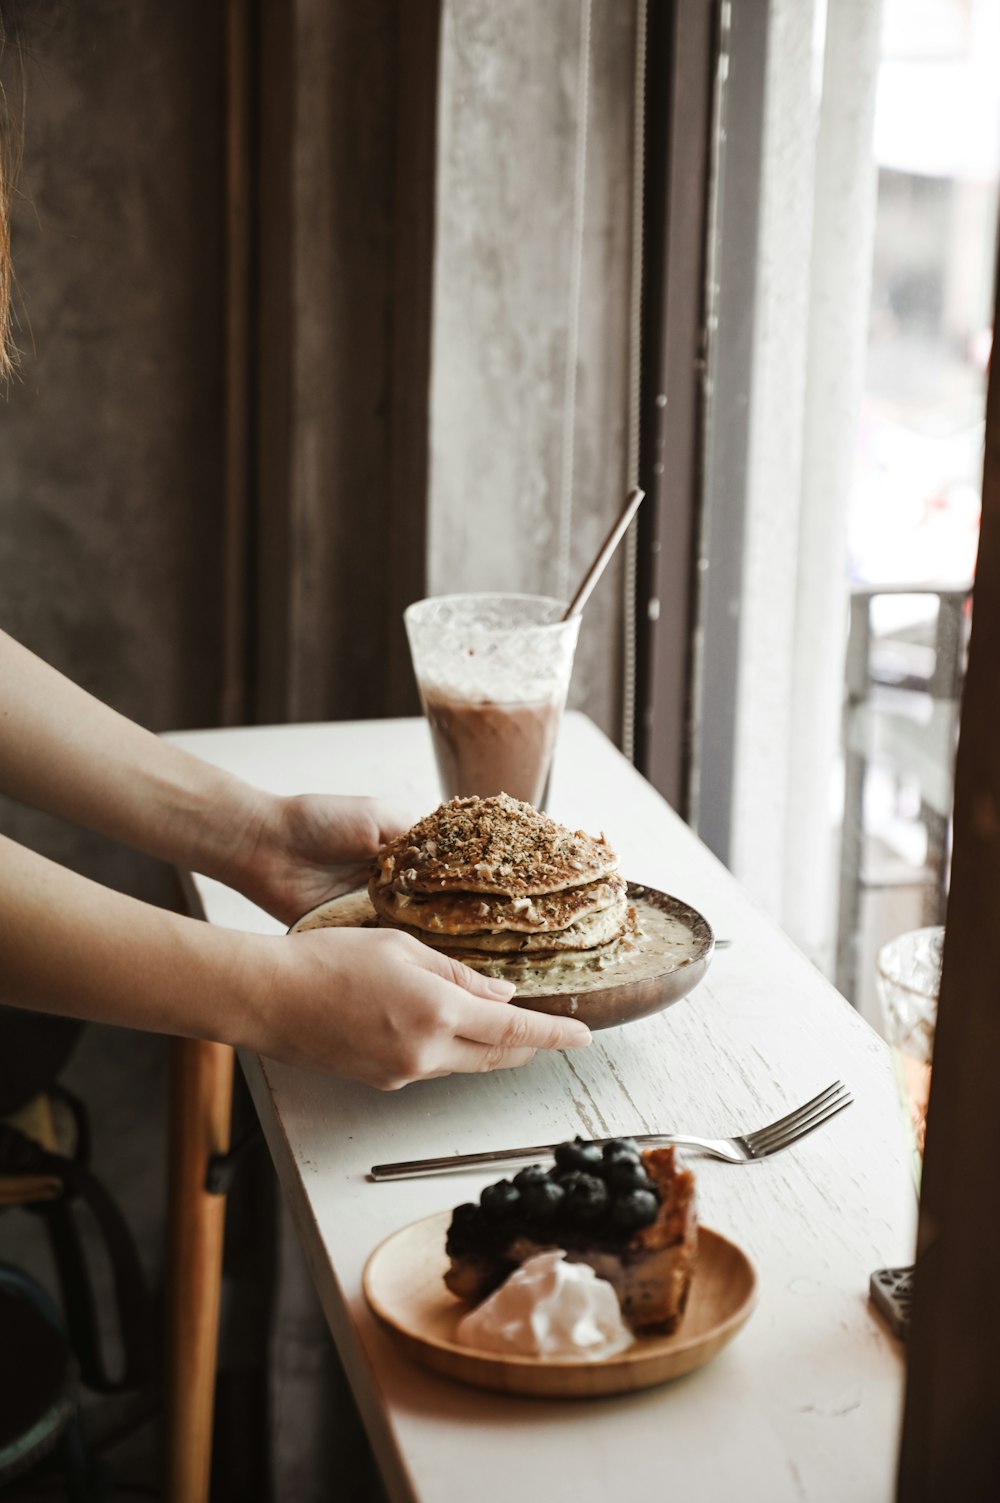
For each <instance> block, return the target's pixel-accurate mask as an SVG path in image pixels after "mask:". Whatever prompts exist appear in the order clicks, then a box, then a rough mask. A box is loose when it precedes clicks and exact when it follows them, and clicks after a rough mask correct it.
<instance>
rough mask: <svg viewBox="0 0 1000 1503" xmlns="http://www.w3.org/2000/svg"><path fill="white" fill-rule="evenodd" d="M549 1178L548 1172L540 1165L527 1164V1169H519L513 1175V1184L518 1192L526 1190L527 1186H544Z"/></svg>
mask: <svg viewBox="0 0 1000 1503" xmlns="http://www.w3.org/2000/svg"><path fill="white" fill-rule="evenodd" d="M548 1177H549V1171H548V1170H547V1169H546V1168H544V1167H543V1165H541V1164H529V1165H528V1167H527V1169H521V1170H519V1171H518V1173H517V1174H515V1175H514V1183H515V1185H516V1186H517V1188H518V1189H519V1190H526V1189H527V1188H528V1186H529V1185H541V1184H544V1183H545V1182H546V1181H547V1180H548Z"/></svg>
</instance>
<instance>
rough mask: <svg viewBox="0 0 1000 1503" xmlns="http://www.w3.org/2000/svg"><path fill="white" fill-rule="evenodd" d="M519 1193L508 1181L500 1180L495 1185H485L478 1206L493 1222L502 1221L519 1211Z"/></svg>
mask: <svg viewBox="0 0 1000 1503" xmlns="http://www.w3.org/2000/svg"><path fill="white" fill-rule="evenodd" d="M520 1203H521V1192H520V1190H518V1188H517V1187H516V1185H512V1184H511V1182H510V1180H509V1179H501V1180H498V1182H497V1183H496V1184H495V1185H487V1186H486V1189H485V1190H484V1191H483V1193H482V1195H480V1197H479V1204H480V1205H481V1206H482V1208H483V1210H484V1211H485V1212H486V1214H487V1216H489V1217H491V1218H492V1219H493V1220H494V1221H503V1220H505V1219H506V1218H507V1217H509V1216H513V1215H514V1213H515V1212H516V1211H517V1210H518V1209H519V1207H520Z"/></svg>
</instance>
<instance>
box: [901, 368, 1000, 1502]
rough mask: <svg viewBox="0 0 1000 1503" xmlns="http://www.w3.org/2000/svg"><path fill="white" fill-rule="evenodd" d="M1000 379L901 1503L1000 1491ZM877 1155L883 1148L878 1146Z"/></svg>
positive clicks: (989, 416)
mask: <svg viewBox="0 0 1000 1503" xmlns="http://www.w3.org/2000/svg"><path fill="white" fill-rule="evenodd" d="M998 710H1000V374H998V371H997V366H996V364H995V363H994V365H993V368H992V373H991V376H990V384H989V394H988V397H987V407H986V455H985V467H984V476H983V517H982V531H981V535H980V543H979V562H978V566H977V571H976V585H975V591H974V595H973V619H972V638H971V643H970V650H969V667H968V673H967V676H966V681H965V693H964V699H963V705H962V721H961V735H960V741H959V748H958V760H957V766H956V774H955V836H954V857H953V862H952V881H951V893H950V897H949V901H948V914H947V933H946V937H945V952H944V971H943V974H942V978H941V1000H940V1006H939V1016H938V1026H937V1034H936V1038H935V1045H934V1074H933V1081H932V1085H931V1098H930V1108H929V1112H928V1119H927V1148H926V1154H925V1159H924V1173H923V1189H922V1194H921V1204H920V1230H919V1236H918V1257H917V1274H916V1298H915V1307H914V1312H913V1328H912V1336H911V1339H910V1345H909V1362H908V1370H907V1386H906V1407H905V1416H904V1423H903V1438H902V1450H901V1454H900V1467H899V1491H898V1498H899V1500H900V1503H939V1500H941V1499H946V1498H961V1499H962V1500H963V1503H978V1500H980V1499H982V1500H986V1499H991V1500H992V1499H996V1498H1000V1190H998V1168H997V1144H998V1142H1000V1082H998V1078H997V1074H996V1071H997V1066H998V1062H1000V984H998V981H997V969H998V968H997V955H998V949H997V946H998V943H1000V746H998V737H997V716H998ZM874 1151H877V1148H876V1149H875V1150H874Z"/></svg>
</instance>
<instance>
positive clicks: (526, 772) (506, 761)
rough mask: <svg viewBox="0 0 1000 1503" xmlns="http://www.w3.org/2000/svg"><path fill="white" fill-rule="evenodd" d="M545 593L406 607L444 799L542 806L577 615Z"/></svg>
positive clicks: (446, 599)
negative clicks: (506, 798)
mask: <svg viewBox="0 0 1000 1503" xmlns="http://www.w3.org/2000/svg"><path fill="white" fill-rule="evenodd" d="M564 610H565V605H564V603H563V602H562V601H561V600H555V599H553V598H552V597H551V596H547V595H486V594H483V595H439V596H435V597H433V598H431V599H429V600H418V601H417V602H416V603H415V604H414V605H411V606H408V607H407V609H406V611H405V612H404V613H403V620H404V622H405V624H406V634H407V637H408V639H409V643H410V653H411V656H412V658H413V671H414V673H415V675H416V680H417V686H418V688H419V690H420V699H421V703H422V705H423V709H424V714H425V715H426V717H427V724H428V726H429V727H430V732H431V739H432V741H433V743H434V753H435V756H436V758H437V766H438V774H439V776H440V780H441V791H442V793H443V794H444V796H445V798H453V797H455V795H456V794H478V795H479V796H480V797H482V798H489V797H490V796H491V795H493V794H496V793H509V794H510V795H511V797H512V798H517V799H523V800H524V802H525V803H528V804H534V805H535V807H536V808H544V806H545V803H546V800H547V797H548V787H549V779H550V775H551V771H552V757H553V752H554V750H555V744H556V736H557V734H558V731H559V722H560V720H561V718H562V712H563V708H564V707H565V704H566V695H567V692H568V690H569V681H570V677H571V675H572V672H573V655H574V652H575V650H576V639H577V633H578V632H579V629H580V618H579V616H575V617H574V618H573V619H572V620H570V621H562V620H561V619H560V617H561V616H562V613H563V611H564Z"/></svg>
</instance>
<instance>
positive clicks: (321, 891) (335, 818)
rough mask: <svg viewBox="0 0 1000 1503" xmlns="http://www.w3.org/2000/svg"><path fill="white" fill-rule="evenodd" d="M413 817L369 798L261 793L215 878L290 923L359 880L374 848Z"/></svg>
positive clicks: (410, 823) (349, 888)
mask: <svg viewBox="0 0 1000 1503" xmlns="http://www.w3.org/2000/svg"><path fill="white" fill-rule="evenodd" d="M412 824H413V818H412V817H409V816H408V815H406V814H405V813H402V812H400V811H399V810H397V809H394V808H393V807H392V806H391V805H389V804H384V803H382V802H381V801H380V800H378V799H374V798H338V797H335V796H333V795H327V794H320V793H306V794H300V795H298V796H297V797H295V798H277V797H272V796H270V795H264V794H262V795H261V804H260V809H259V811H258V815H257V818H256V819H254V820H253V821H252V822H251V823H249V824H248V825H247V827H246V828H245V830H244V831H243V834H242V838H241V839H240V841H239V842H238V843H237V844H236V847H235V851H234V854H233V855H232V857H231V858H230V861H229V864H228V868H227V870H226V872H225V874H224V876H223V880H224V881H226V882H227V883H228V884H229V886H230V887H235V888H236V890H237V891H238V892H242V893H243V894H244V895H245V896H246V897H248V898H250V899H251V901H252V902H254V903H257V904H258V906H259V907H261V908H263V909H264V910H265V912H267V913H270V914H272V915H273V917H274V918H277V919H280V920H281V922H282V923H285V924H291V923H294V922H295V920H296V919H298V918H301V917H302V915H303V914H304V913H307V912H308V911H309V909H310V908H315V907H316V906H317V905H318V904H320V903H324V902H326V901H327V900H328V899H329V898H334V897H337V896H338V895H339V894H340V893H343V892H350V891H351V889H352V888H355V887H359V886H362V885H363V884H364V882H365V879H366V877H367V871H368V866H369V864H370V862H371V860H372V858H373V857H374V855H375V853H376V851H378V850H379V848H380V847H381V846H383V845H384V844H385V843H386V841H388V840H393V839H394V838H395V837H396V836H397V835H401V834H402V833H403V831H404V830H408V829H409V828H410V826H411V825H412Z"/></svg>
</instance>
